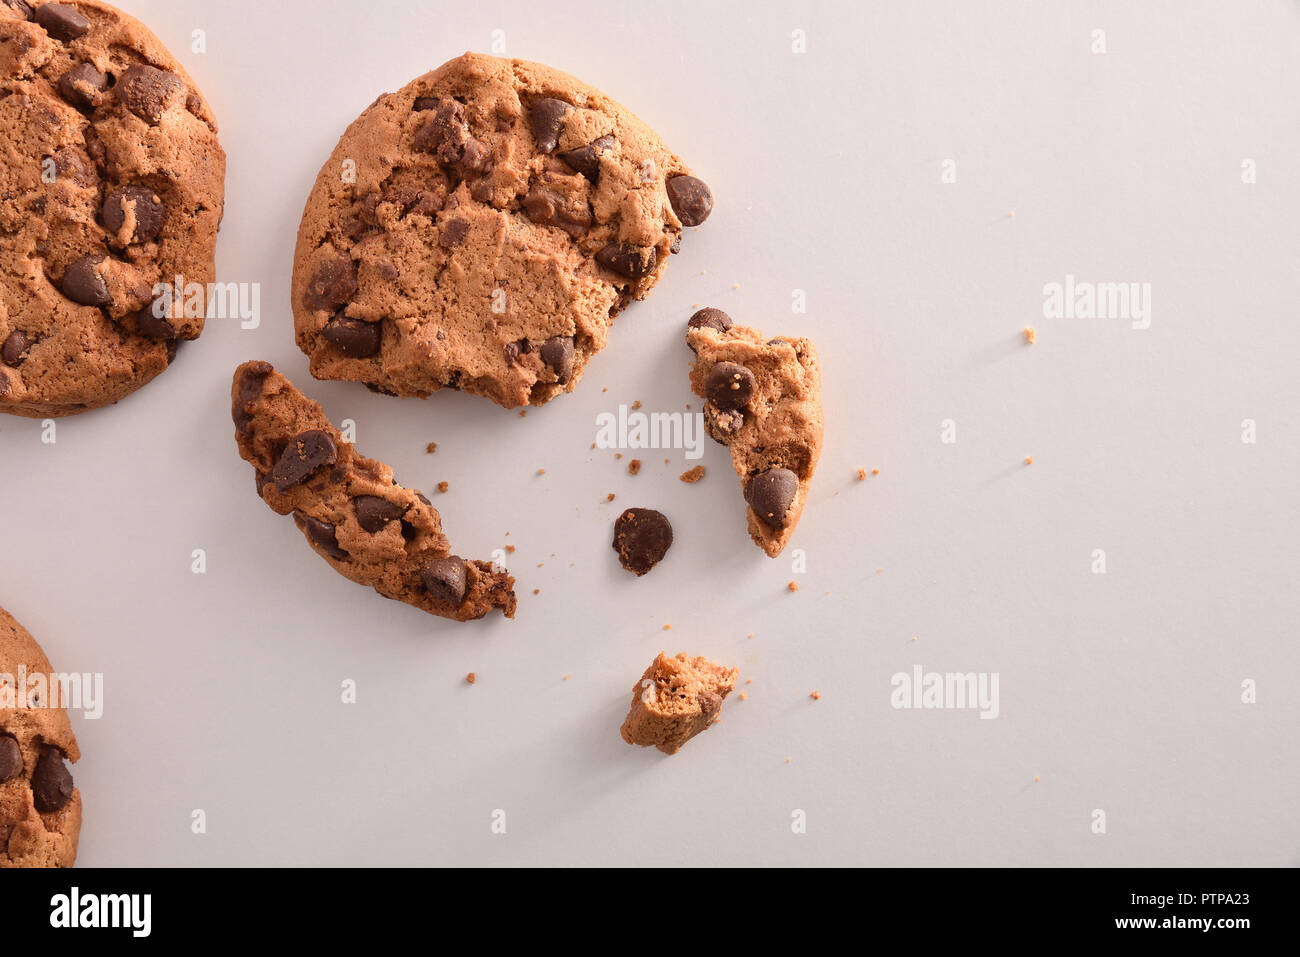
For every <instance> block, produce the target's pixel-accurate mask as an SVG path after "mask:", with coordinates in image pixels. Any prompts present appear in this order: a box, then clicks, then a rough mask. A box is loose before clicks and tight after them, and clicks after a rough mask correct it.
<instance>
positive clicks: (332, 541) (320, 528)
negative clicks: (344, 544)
mask: <svg viewBox="0 0 1300 957" xmlns="http://www.w3.org/2000/svg"><path fill="white" fill-rule="evenodd" d="M299 517H300V519H301V521H302V527H303V530H304V531H306V532H307V537H308V538H310V539H311V540H312V541H313V542H315V543H316V544H317V545H319V546H320V547H321V548H322V549H323V550H324V552H325V554H327V555H329V556H330V557H331V558H347V557H348V553H347V552H345V551H344V550H343V549H342V548H340V547H339V540H338V537H337V534H336V532H335V529H334V526H333V525H331V524H330V523H329V522H322V521H321V520H320V519H318V518H312V517H311V516H310V515H301V516H299Z"/></svg>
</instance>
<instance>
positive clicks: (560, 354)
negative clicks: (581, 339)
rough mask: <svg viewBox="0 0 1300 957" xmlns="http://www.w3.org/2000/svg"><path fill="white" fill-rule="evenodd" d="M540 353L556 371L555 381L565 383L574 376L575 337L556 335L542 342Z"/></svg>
mask: <svg viewBox="0 0 1300 957" xmlns="http://www.w3.org/2000/svg"><path fill="white" fill-rule="evenodd" d="M538 354H539V355H540V356H541V357H542V361H543V362H545V363H546V364H547V365H548V366H550V368H551V371H552V372H554V373H555V381H556V382H558V383H559V384H560V385H564V384H565V383H567V382H568V381H569V379H570V378H571V377H572V376H573V337H572V336H554V337H552V338H550V339H547V340H546V341H545V342H543V343H542V348H541V349H540V350H539V352H538Z"/></svg>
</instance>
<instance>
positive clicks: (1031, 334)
mask: <svg viewBox="0 0 1300 957" xmlns="http://www.w3.org/2000/svg"><path fill="white" fill-rule="evenodd" d="M1037 341H1038V330H1037V329H1035V328H1034V327H1033V326H1025V345H1027V346H1032V345H1033V344H1034V343H1035V342H1037Z"/></svg>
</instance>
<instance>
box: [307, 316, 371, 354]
mask: <svg viewBox="0 0 1300 957" xmlns="http://www.w3.org/2000/svg"><path fill="white" fill-rule="evenodd" d="M381 332H382V330H381V328H380V324H379V323H377V322H366V321H365V320H364V319H353V318H352V317H351V316H345V315H343V314H342V313H340V314H338V315H337V316H335V317H334V318H333V319H331V320H330V321H329V323H328V324H326V326H325V328H324V329H322V330H321V333H320V334H321V338H322V339H324V340H325V341H326V342H328V343H329V344H330V345H332V346H333V347H334V348H335V349H337V350H338V351H339V353H340V354H342V355H345V356H347V357H349V358H351V359H368V358H370V357H371V356H373V355H374V354H375V353H376V352H378V351H379V343H380V341H381Z"/></svg>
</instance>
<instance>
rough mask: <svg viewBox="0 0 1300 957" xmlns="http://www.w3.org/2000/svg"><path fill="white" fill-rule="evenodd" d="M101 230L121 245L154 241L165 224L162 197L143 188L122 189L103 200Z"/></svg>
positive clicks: (114, 191) (127, 187)
mask: <svg viewBox="0 0 1300 957" xmlns="http://www.w3.org/2000/svg"><path fill="white" fill-rule="evenodd" d="M100 215H101V217H102V218H103V222H104V228H105V229H107V230H108V232H109V233H110V234H111V235H112V236H113V237H114V238H115V239H117V241H118V242H119V243H121V244H122V245H123V246H129V245H131V244H132V243H147V242H152V241H153V240H155V239H157V238H158V237H159V236H160V235H161V234H162V230H163V224H164V223H165V222H166V221H167V207H165V206H164V205H163V202H162V199H161V197H159V195H158V194H157V193H155V192H154V191H153V190H152V189H148V188H147V187H144V186H123V187H120V188H119V189H115V190H113V192H111V193H109V194H108V197H107V198H106V199H105V200H104V207H103V209H102V210H101V212H100Z"/></svg>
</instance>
